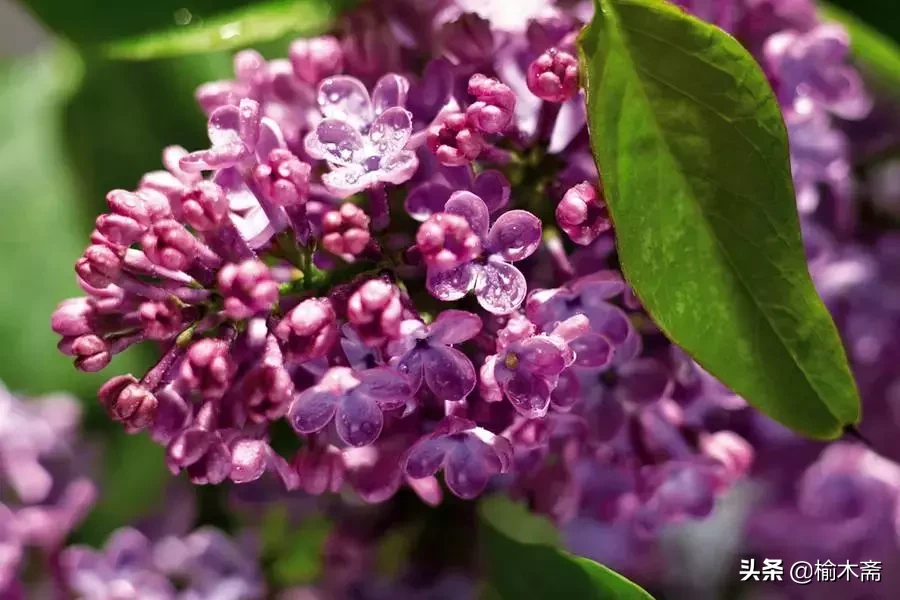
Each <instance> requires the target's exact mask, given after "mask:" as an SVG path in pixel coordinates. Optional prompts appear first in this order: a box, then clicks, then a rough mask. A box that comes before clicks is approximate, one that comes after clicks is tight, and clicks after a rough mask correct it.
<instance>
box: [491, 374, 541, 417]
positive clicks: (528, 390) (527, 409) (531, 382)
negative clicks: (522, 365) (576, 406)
mask: <svg viewBox="0 0 900 600" xmlns="http://www.w3.org/2000/svg"><path fill="white" fill-rule="evenodd" d="M500 373H503V370H500ZM500 373H498V383H499V384H500V387H501V388H502V389H503V392H504V394H506V397H507V398H509V401H510V403H512V405H513V408H515V409H516V411H517V412H518V413H519V414H520V415H522V416H523V417H525V418H527V419H539V418H541V417H543V416H545V415H546V414H547V409H548V408H549V406H550V394H551V393H552V390H551V389H550V383H549V381H548V380H547V379H545V378H543V377H538V376H536V375H534V374H533V373H530V372H528V371H526V370H525V369H516V370H515V371H512V375H511V376H510V377H502V378H501V377H499V375H500Z"/></svg>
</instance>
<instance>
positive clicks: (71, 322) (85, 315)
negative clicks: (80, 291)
mask: <svg viewBox="0 0 900 600" xmlns="http://www.w3.org/2000/svg"><path fill="white" fill-rule="evenodd" d="M94 313H95V311H94V306H93V305H92V304H91V303H90V301H89V300H88V299H87V298H69V299H68V300H63V301H62V302H60V303H59V305H58V306H57V307H56V310H55V311H53V316H52V317H51V318H50V327H51V328H52V329H53V331H54V332H55V333H58V334H59V335H62V336H68V337H72V336H79V335H84V334H86V333H91V332H92V331H93V321H94Z"/></svg>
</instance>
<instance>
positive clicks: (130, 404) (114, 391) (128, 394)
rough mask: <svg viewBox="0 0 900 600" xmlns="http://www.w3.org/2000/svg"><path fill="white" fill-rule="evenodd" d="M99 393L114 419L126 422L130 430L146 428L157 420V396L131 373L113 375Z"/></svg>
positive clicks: (101, 400)
mask: <svg viewBox="0 0 900 600" xmlns="http://www.w3.org/2000/svg"><path fill="white" fill-rule="evenodd" d="M97 395H98V396H99V398H100V402H101V403H102V404H103V406H105V407H106V410H107V411H108V412H109V415H110V416H111V417H112V418H113V420H115V421H119V422H121V423H124V424H125V425H126V427H127V428H128V430H129V431H130V432H135V431H139V430H141V429H144V428H145V427H148V426H149V425H152V424H153V422H154V421H155V420H156V410H157V407H158V404H159V403H158V401H157V399H156V396H154V395H153V394H152V393H151V392H150V390H148V389H147V388H145V387H144V386H143V385H141V384H140V383H139V382H138V380H137V379H135V378H134V377H133V376H131V375H120V376H118V377H113V378H112V379H110V380H109V381H107V382H106V383H105V384H104V385H103V387H101V388H100V391H99V392H98V393H97Z"/></svg>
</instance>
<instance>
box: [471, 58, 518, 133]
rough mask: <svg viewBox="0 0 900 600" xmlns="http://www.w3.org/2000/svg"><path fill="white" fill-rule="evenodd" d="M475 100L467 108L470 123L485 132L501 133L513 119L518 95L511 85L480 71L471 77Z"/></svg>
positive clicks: (472, 92)
mask: <svg viewBox="0 0 900 600" xmlns="http://www.w3.org/2000/svg"><path fill="white" fill-rule="evenodd" d="M469 93H470V94H472V95H473V96H475V98H476V102H474V103H473V104H472V105H471V106H469V108H468V109H466V118H467V119H468V121H469V124H470V125H472V126H474V127H475V128H476V129H478V130H479V131H482V132H484V133H501V132H502V131H503V130H504V129H506V127H507V126H508V125H509V124H510V122H511V121H512V118H513V115H514V113H515V109H516V95H515V93H514V92H513V91H512V90H511V89H510V88H509V86H507V85H505V84H503V83H500V82H499V81H497V80H496V79H494V78H492V77H486V76H484V75H482V74H480V73H476V74H475V75H472V78H471V79H469Z"/></svg>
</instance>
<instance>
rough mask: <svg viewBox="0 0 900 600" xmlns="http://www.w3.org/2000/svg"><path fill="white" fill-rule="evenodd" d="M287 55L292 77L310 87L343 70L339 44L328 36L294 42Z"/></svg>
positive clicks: (341, 52)
mask: <svg viewBox="0 0 900 600" xmlns="http://www.w3.org/2000/svg"><path fill="white" fill-rule="evenodd" d="M288 55H289V57H290V59H291V66H293V68H294V75H296V76H297V78H298V79H300V80H301V81H303V82H305V83H307V84H309V85H311V86H314V85H316V84H317V83H319V81H321V80H322V79H324V78H326V77H328V76H330V75H337V74H338V73H340V72H341V71H343V70H344V51H343V49H342V48H341V43H340V42H339V41H338V40H337V38H335V37H333V36H330V35H323V36H320V37H316V38H310V39H299V40H296V41H295V42H294V43H292V44H291V48H290V50H289V52H288Z"/></svg>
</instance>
